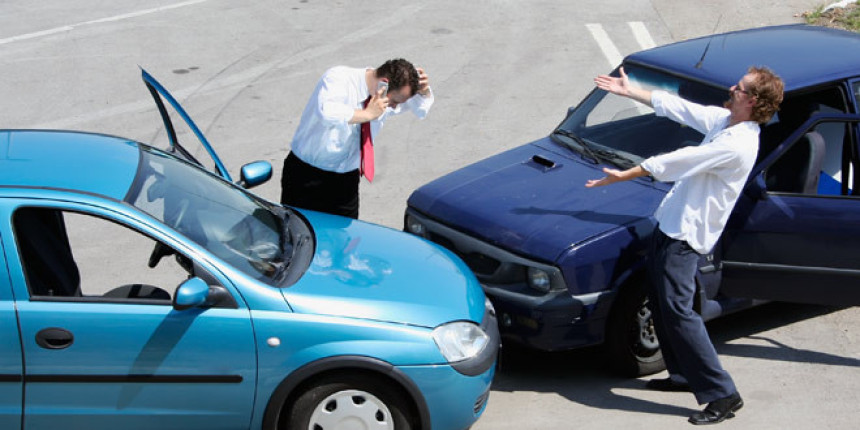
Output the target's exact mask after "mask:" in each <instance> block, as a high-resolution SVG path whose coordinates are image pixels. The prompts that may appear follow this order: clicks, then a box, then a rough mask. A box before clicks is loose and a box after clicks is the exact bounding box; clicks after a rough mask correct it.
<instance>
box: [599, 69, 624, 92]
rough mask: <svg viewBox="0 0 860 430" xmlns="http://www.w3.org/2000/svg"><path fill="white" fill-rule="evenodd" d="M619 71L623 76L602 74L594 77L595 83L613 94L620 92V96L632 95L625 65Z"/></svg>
mask: <svg viewBox="0 0 860 430" xmlns="http://www.w3.org/2000/svg"><path fill="white" fill-rule="evenodd" d="M618 71H619V72H620V73H621V77H619V78H614V77H612V76H609V75H600V76H598V77H596V78H594V85H597V88H600V89H601V90H606V91H609V92H610V93H612V94H618V95H620V96H628V95H630V80H629V79H628V78H627V74H626V73H624V68H623V67H622V68H620V69H618Z"/></svg>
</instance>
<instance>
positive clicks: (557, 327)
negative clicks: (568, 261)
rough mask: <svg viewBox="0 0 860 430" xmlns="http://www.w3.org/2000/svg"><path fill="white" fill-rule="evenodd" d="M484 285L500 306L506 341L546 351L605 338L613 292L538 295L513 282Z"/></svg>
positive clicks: (502, 331)
mask: <svg viewBox="0 0 860 430" xmlns="http://www.w3.org/2000/svg"><path fill="white" fill-rule="evenodd" d="M483 287H484V292H485V293H486V294H487V297H489V298H490V301H492V302H493V305H494V306H495V307H496V315H497V318H498V321H499V331H500V332H501V335H502V338H503V339H504V340H506V341H514V342H516V343H519V344H523V345H526V346H529V347H531V348H535V349H540V350H544V351H560V350H566V349H573V348H580V347H585V346H589V345H595V344H599V343H602V342H603V334H604V328H605V325H606V317H607V314H608V312H607V310H608V308H609V306H608V304H609V303H611V300H612V296H613V293H611V292H605V293H595V294H587V295H584V296H571V295H570V293H569V292H568V291H567V290H564V291H551V292H549V293H547V294H546V295H543V296H539V297H535V296H533V295H531V294H529V293H525V294H524V293H521V292H518V291H511V287H510V286H509V285H506V286H504V287H498V286H493V285H483ZM522 288H524V289H525V288H528V287H526V286H525V285H523V286H522Z"/></svg>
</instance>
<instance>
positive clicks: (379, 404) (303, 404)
mask: <svg viewBox="0 0 860 430" xmlns="http://www.w3.org/2000/svg"><path fill="white" fill-rule="evenodd" d="M409 411H410V409H409V406H408V404H407V402H406V397H405V395H404V394H402V393H401V392H400V390H397V389H394V388H393V387H392V386H391V385H390V384H389V383H387V382H385V381H382V380H379V378H373V377H371V376H368V375H344V374H340V375H335V376H332V377H327V378H324V379H323V380H320V381H317V382H316V383H315V384H314V385H313V386H312V387H311V388H309V389H307V390H306V391H305V392H304V393H302V394H301V395H300V396H299V397H298V398H297V399H296V401H295V402H294V403H293V406H292V408H291V411H290V414H289V418H288V420H287V425H286V427H282V428H286V429H290V430H306V429H307V430H336V429H340V428H344V427H342V425H344V424H346V423H348V422H349V421H353V422H354V423H357V422H358V421H361V422H362V423H363V424H364V427H363V428H379V429H389V430H411V429H413V428H417V427H416V426H413V425H412V420H411V417H410V414H409ZM348 428H355V427H354V425H353V426H350V427H348Z"/></svg>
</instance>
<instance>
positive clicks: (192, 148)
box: [141, 69, 233, 182]
mask: <svg viewBox="0 0 860 430" xmlns="http://www.w3.org/2000/svg"><path fill="white" fill-rule="evenodd" d="M141 72H142V74H143V82H144V83H145V84H146V87H147V88H148V89H149V92H150V94H152V98H153V99H155V104H156V106H158V112H159V113H160V114H161V118H162V120H164V128H165V130H166V132H167V138H168V140H169V147H168V148H163V149H165V150H166V151H167V152H170V153H171V154H174V155H176V156H178V157H180V158H182V159H184V160H187V161H189V162H191V163H194V164H197V165H199V166H201V167H203V168H204V169H207V170H209V171H211V172H213V173H215V174H216V175H218V176H221V177H222V178H224V179H225V180H227V181H228V182H233V180H232V179H231V178H230V174H229V173H228V172H227V169H226V168H225V167H224V164H223V163H222V162H221V159H219V158H218V155H217V154H216V153H215V151H214V150H213V149H212V145H210V144H209V141H208V140H206V137H205V136H203V133H202V132H201V131H200V129H199V128H198V127H197V124H195V123H194V121H193V120H192V119H191V117H190V116H188V113H187V112H185V109H183V108H182V106H181V105H180V104H179V102H178V101H176V99H175V98H174V97H173V96H172V95H171V94H170V93H169V92H168V91H167V90H166V89H165V88H164V87H163V86H162V85H161V84H160V83H158V81H156V80H155V78H153V77H152V75H150V74H149V73H147V71H146V70H143V69H141ZM164 100H167V103H168V105H165V104H164ZM177 117H178V118H180V119H181V120H182V123H184V124H185V125H187V127H188V129H189V130H190V132H187V133H177V129H176V127H174V122H173V120H172V118H177ZM180 140H181V142H180ZM207 158H208V160H207Z"/></svg>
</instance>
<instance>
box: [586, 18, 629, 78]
mask: <svg viewBox="0 0 860 430" xmlns="http://www.w3.org/2000/svg"><path fill="white" fill-rule="evenodd" d="M585 28H587V29H588V31H589V32H590V33H591V37H592V38H594V41H595V42H597V46H599V47H600V50H601V51H603V56H604V57H606V59H607V60H608V61H609V65H610V66H612V67H615V66H617V65H619V64H621V60H622V59H623V58H624V57H622V56H621V52H619V51H618V48H616V47H615V44H614V43H612V39H610V38H609V35H608V34H607V33H606V30H604V29H603V26H602V25H600V24H585Z"/></svg>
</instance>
